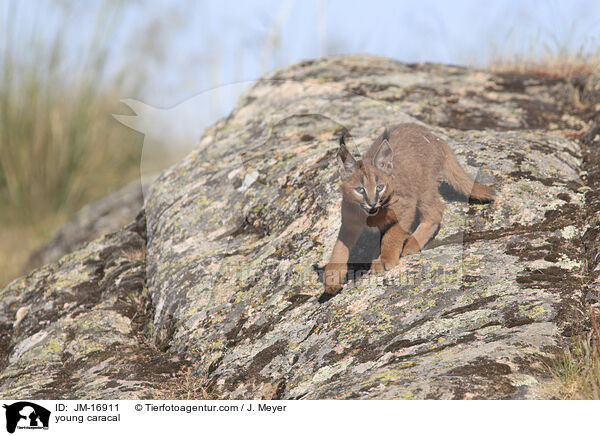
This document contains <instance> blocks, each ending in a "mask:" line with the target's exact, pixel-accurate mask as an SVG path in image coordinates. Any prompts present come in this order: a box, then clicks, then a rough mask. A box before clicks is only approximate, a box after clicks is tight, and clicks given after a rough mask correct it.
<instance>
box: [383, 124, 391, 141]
mask: <svg viewBox="0 0 600 436" xmlns="http://www.w3.org/2000/svg"><path fill="white" fill-rule="evenodd" d="M383 140H384V141H389V140H390V130H389V129H388V128H387V127H386V128H385V130H384V131H383Z"/></svg>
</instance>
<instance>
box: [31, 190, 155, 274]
mask: <svg viewBox="0 0 600 436" xmlns="http://www.w3.org/2000/svg"><path fill="white" fill-rule="evenodd" d="M143 205H144V198H143V196H142V185H141V183H140V181H139V180H136V181H133V182H131V183H129V184H128V185H126V186H124V187H123V188H121V189H118V190H117V191H115V192H113V193H111V194H109V195H107V196H105V197H103V198H101V199H100V200H98V201H95V202H93V203H91V204H89V205H87V206H84V207H83V208H82V209H81V210H80V211H79V212H78V213H77V214H76V215H75V216H74V217H73V218H72V219H71V220H69V222H67V223H66V224H65V225H63V226H62V227H61V228H60V229H59V230H58V231H57V232H56V233H55V234H54V235H52V237H51V238H50V240H49V241H48V242H46V243H45V244H44V245H43V246H42V247H40V248H39V249H38V250H36V252H35V253H34V254H33V255H32V256H31V259H30V261H29V264H30V265H31V266H32V267H37V266H39V265H45V264H47V263H51V262H54V261H56V260H58V259H60V258H61V257H62V256H64V255H65V254H68V253H71V252H73V251H75V250H77V249H79V248H81V247H82V246H83V245H85V244H86V243H87V242H90V241H92V240H93V239H96V238H98V237H100V236H102V235H105V234H107V233H112V232H116V231H117V230H119V229H120V228H121V227H123V226H125V225H127V224H129V223H130V222H131V221H133V220H134V219H135V217H136V215H137V214H138V212H139V211H140V209H141V208H142V207H143Z"/></svg>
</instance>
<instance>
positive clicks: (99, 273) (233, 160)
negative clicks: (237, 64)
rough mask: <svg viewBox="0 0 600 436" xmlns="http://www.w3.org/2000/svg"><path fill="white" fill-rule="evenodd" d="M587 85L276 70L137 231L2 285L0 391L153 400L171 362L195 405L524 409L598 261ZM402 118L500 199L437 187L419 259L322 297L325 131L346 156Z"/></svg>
mask: <svg viewBox="0 0 600 436" xmlns="http://www.w3.org/2000/svg"><path fill="white" fill-rule="evenodd" d="M584 92H585V89H579V90H578V89H577V87H576V86H574V85H573V83H572V82H570V81H568V80H566V79H561V78H544V77H538V76H527V75H516V74H494V73H490V72H485V71H479V70H472V69H466V68H460V67H452V66H441V65H406V64H402V63H399V62H396V61H392V60H389V59H385V58H380V57H372V56H365V55H362V56H342V57H333V58H324V59H318V60H315V61H308V62H303V63H300V64H297V65H294V66H291V67H287V68H283V69H281V70H278V71H276V72H275V73H273V74H271V75H269V76H267V77H265V78H264V79H263V80H261V81H258V82H257V83H256V84H254V85H253V86H252V87H250V89H248V90H247V91H246V92H245V93H244V95H243V96H242V97H241V98H240V101H239V103H238V105H237V107H236V108H235V110H234V111H233V113H232V114H231V115H230V116H229V117H228V118H227V119H224V120H221V121H220V122H219V123H217V124H216V125H214V126H213V127H211V128H209V129H208V130H207V131H206V132H205V135H204V137H203V139H202V140H201V143H200V147H199V148H198V149H197V150H196V151H194V152H193V153H192V154H190V155H189V156H188V157H187V158H186V159H185V160H184V161H182V162H181V163H180V164H178V165H176V166H174V167H172V168H171V169H169V170H168V171H166V172H165V173H163V175H162V176H161V177H160V178H159V179H158V180H157V181H155V182H154V183H153V184H152V186H151V187H150V190H149V195H148V196H147V198H146V199H145V218H146V221H147V232H146V233H145V232H144V231H143V230H142V229H143V224H142V222H143V219H142V217H140V218H139V219H138V221H137V224H136V225H132V226H130V227H129V228H126V229H124V230H122V231H120V232H117V233H114V234H111V235H108V236H105V237H103V238H100V239H99V240H96V241H94V242H92V243H90V244H89V245H87V246H86V247H85V248H83V249H82V250H80V251H78V252H76V253H73V254H71V255H68V256H66V257H64V258H62V259H61V260H60V261H58V262H57V263H54V264H52V265H48V266H46V267H44V268H42V269H40V270H38V271H35V272H34V273H32V274H31V275H29V276H28V277H26V278H24V279H21V280H19V281H16V282H13V283H12V284H11V285H9V286H8V287H7V288H5V289H4V290H2V291H1V293H0V310H1V311H0V313H1V314H2V315H1V316H2V318H0V322H1V325H2V329H3V332H4V336H2V337H0V338H1V339H0V340H2V341H3V342H4V344H3V345H4V346H3V347H2V349H3V350H4V355H3V356H0V357H2V358H3V360H4V363H3V370H2V372H1V373H0V389H2V390H3V391H4V392H9V393H10V396H12V397H22V396H28V397H30V398H39V397H48V396H51V397H53V398H65V397H71V398H84V397H85V398H117V397H119V398H132V397H161V396H165V395H169V393H168V392H171V391H170V390H169V388H168V386H172V383H173V380H179V377H183V376H181V375H178V374H181V373H182V371H183V370H184V369H188V370H189V371H190V374H191V376H192V377H194V380H195V383H197V384H194V385H193V387H191V388H190V389H189V391H191V392H192V394H193V395H196V396H210V397H211V398H282V399H295V398H307V399H308V398H535V397H536V396H537V395H538V394H537V392H538V389H537V386H539V385H540V384H541V383H543V382H544V380H545V378H546V377H547V375H546V372H545V371H544V363H543V362H544V359H547V358H549V357H551V356H552V355H553V353H555V352H556V351H557V350H558V349H560V348H561V347H564V346H565V345H568V342H569V338H570V337H571V336H573V335H575V334H577V333H578V332H579V331H581V328H582V322H583V319H584V316H585V311H584V300H585V295H584V294H585V293H586V288H585V286H584V284H586V283H589V282H590V278H591V274H592V273H591V272H590V271H591V270H593V266H594V265H593V264H592V263H593V260H590V259H591V258H590V256H591V255H592V254H593V252H594V250H595V248H594V247H596V245H595V236H594V235H596V234H597V229H598V228H599V222H598V220H597V218H596V219H595V220H594V218H593V217H592V215H593V214H595V213H597V211H594V210H590V207H589V198H590V195H591V194H590V192H591V189H590V186H588V184H589V182H588V180H587V177H588V176H589V174H586V172H585V170H586V163H585V162H584V158H585V157H586V156H588V154H586V153H587V149H586V150H584V149H582V145H581V144H584V143H585V142H581V141H579V139H578V137H579V136H580V135H581V134H582V133H584V132H585V131H588V128H590V127H593V126H591V124H590V120H589V116H588V114H587V113H586V112H584V111H583V110H580V112H577V110H578V109H577V108H578V106H577V104H578V103H577V102H578V99H579V98H580V97H581V95H583V93H584ZM403 121H413V122H419V123H423V124H424V125H426V126H428V127H429V128H430V129H431V130H433V131H434V132H435V133H436V134H438V135H439V136H441V137H443V138H444V139H445V140H446V141H447V142H448V143H449V144H450V145H451V147H452V148H453V149H454V150H455V153H456V155H457V157H458V160H459V161H460V163H461V164H462V165H463V167H464V168H466V169H467V171H468V172H469V173H471V174H472V175H474V176H475V175H477V177H478V179H479V180H481V181H483V182H486V183H493V184H494V186H495V188H496V192H497V200H496V201H495V202H494V203H493V204H491V205H484V204H469V203H467V202H466V201H465V200H464V199H462V198H460V197H458V196H457V195H456V194H455V193H453V192H452V191H451V190H450V189H449V188H448V187H447V186H442V188H441V193H442V195H443V196H444V199H445V202H446V211H445V214H444V219H443V221H442V225H441V229H440V231H439V233H438V234H437V236H436V237H435V239H433V240H432V241H431V242H430V243H429V245H428V246H427V247H426V249H425V250H424V251H423V252H421V253H419V254H416V255H413V256H409V257H407V258H403V259H402V260H401V262H400V265H399V266H398V267H397V268H395V269H394V270H392V271H389V272H387V273H386V274H380V275H365V276H362V277H355V278H353V279H352V280H350V281H349V282H348V283H347V284H346V286H345V288H344V290H343V291H342V293H341V294H339V295H337V296H336V297H334V298H333V299H331V300H329V301H327V302H326V303H323V304H320V303H319V302H318V297H319V296H320V294H321V292H322V284H321V283H320V280H319V271H320V268H319V267H320V266H322V265H323V264H324V262H325V261H326V260H327V257H328V255H329V253H330V250H331V248H332V246H333V242H334V241H335V238H336V232H337V229H338V227H339V223H340V214H339V203H340V199H339V194H338V175H337V168H336V164H335V151H336V139H337V137H338V136H339V135H340V134H341V133H343V132H345V133H347V134H349V137H351V138H352V139H349V140H348V141H347V143H348V144H349V145H351V146H352V147H353V151H354V152H356V153H357V154H358V153H360V152H362V151H364V150H365V149H366V148H367V147H368V146H369V144H370V142H371V141H372V140H373V138H374V137H376V135H377V134H379V133H381V130H382V127H383V126H384V125H390V124H394V123H398V122H403ZM593 140H594V139H592V140H591V141H593ZM374 238H375V239H376V235H372V234H365V235H363V237H362V238H361V243H360V244H359V245H360V249H359V250H357V252H356V253H354V254H353V255H354V262H355V263H357V264H364V263H368V261H369V259H371V258H372V257H373V256H374V255H375V254H376V249H377V247H376V244H375V245H374V244H373V239H374ZM132 253H133V254H132ZM590 267H592V268H590ZM359 275H360V274H357V276H359ZM146 289H147V291H146ZM167 374H170V375H171V377H170V378H169V376H168V375H167ZM173 375H175V377H173ZM186 377H187V376H186ZM170 383H171V384H170ZM188 394H189V392H188Z"/></svg>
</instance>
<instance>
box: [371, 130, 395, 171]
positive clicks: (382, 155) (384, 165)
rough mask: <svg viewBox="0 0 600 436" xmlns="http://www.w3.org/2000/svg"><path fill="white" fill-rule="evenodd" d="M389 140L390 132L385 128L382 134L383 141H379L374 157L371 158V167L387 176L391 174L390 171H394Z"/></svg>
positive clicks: (392, 152)
mask: <svg viewBox="0 0 600 436" xmlns="http://www.w3.org/2000/svg"><path fill="white" fill-rule="evenodd" d="M389 139H390V132H389V130H388V129H387V128H386V129H385V131H384V132H383V141H381V144H379V148H378V149H377V152H376V153H375V156H373V166H374V167H376V168H379V169H381V170H383V171H385V172H386V173H388V174H392V170H393V169H394V151H393V150H392V147H390V143H389Z"/></svg>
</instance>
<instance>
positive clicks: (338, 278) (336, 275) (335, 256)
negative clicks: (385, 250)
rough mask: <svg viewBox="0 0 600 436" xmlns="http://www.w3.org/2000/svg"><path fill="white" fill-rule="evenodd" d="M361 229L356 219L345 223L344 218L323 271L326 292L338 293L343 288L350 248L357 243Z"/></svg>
mask: <svg viewBox="0 0 600 436" xmlns="http://www.w3.org/2000/svg"><path fill="white" fill-rule="evenodd" d="M361 231H362V227H361V226H360V224H359V223H357V222H356V221H354V220H352V221H351V222H346V223H344V220H343V219H342V227H341V228H340V232H339V234H338V238H337V241H335V245H334V246H333V252H332V253H331V258H330V259H329V263H328V264H327V266H326V267H325V271H324V272H323V284H324V285H325V292H326V293H328V294H336V293H338V292H339V290H340V289H342V284H343V283H344V279H345V278H346V273H347V272H348V259H349V257H350V250H351V249H352V247H354V244H356V241H357V240H358V237H359V236H360V233H361Z"/></svg>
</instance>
